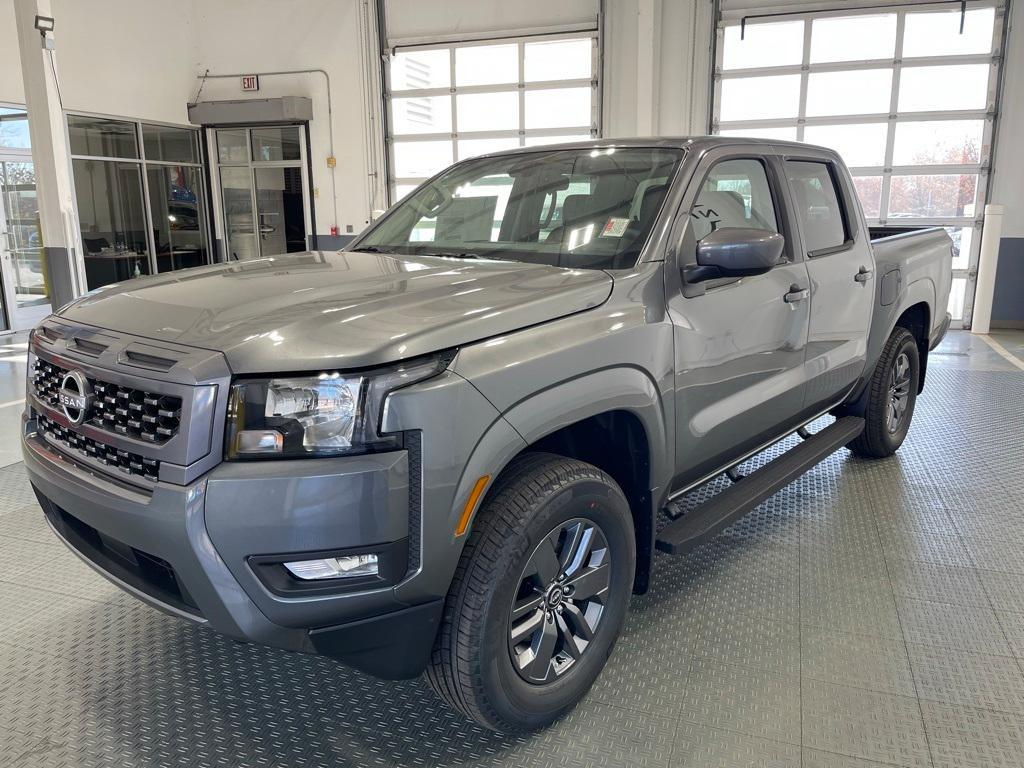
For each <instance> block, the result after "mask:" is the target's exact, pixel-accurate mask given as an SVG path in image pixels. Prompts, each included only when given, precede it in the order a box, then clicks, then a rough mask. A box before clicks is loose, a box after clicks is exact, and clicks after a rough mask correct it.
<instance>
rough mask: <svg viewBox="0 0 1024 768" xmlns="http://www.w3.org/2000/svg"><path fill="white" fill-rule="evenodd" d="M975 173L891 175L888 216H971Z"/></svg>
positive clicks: (922, 217)
mask: <svg viewBox="0 0 1024 768" xmlns="http://www.w3.org/2000/svg"><path fill="white" fill-rule="evenodd" d="M977 188H978V177H977V176H974V175H966V174H927V175H925V174H921V175H907V176H893V177H892V185H891V187H890V192H889V216H890V217H893V218H915V219H927V218H950V217H964V216H968V217H970V216H974V212H975V195H976V194H977Z"/></svg>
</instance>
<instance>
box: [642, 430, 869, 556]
mask: <svg viewBox="0 0 1024 768" xmlns="http://www.w3.org/2000/svg"><path fill="white" fill-rule="evenodd" d="M863 431H864V419H862V418H859V417H857V416H844V417H843V418H841V419H838V420H836V421H835V422H834V423H832V424H829V425H828V426H827V427H825V429H823V430H821V431H820V432H818V433H817V434H814V435H810V436H808V437H807V438H806V439H805V440H804V441H803V442H802V443H800V444H799V445H797V446H795V447H793V448H791V449H790V450H788V451H786V452H785V453H784V454H782V455H781V456H779V457H778V458H776V459H772V460H771V461H770V462H768V463H767V464H765V465H764V466H763V467H761V468H760V469H758V470H756V471H754V472H751V473H750V474H749V475H747V476H745V477H743V478H742V479H740V480H738V481H736V482H734V483H733V484H732V485H730V486H729V487H728V488H726V489H725V490H723V491H721V492H720V493H718V494H716V495H715V496H714V497H713V498H712V499H710V500H709V501H707V502H705V503H704V504H702V505H701V506H700V507H698V508H697V509H695V510H693V511H692V512H689V513H688V514H686V515H684V516H683V517H681V518H679V519H678V520H676V521H674V522H672V523H669V524H668V525H667V526H665V527H664V528H663V529H662V530H661V533H660V534H659V535H658V540H657V542H656V546H657V548H658V549H659V550H661V551H662V552H668V553H669V554H671V555H678V554H682V553H683V552H688V551H690V550H691V549H694V548H695V547H698V546H700V545H701V544H704V543H705V542H707V541H710V540H711V539H712V538H714V537H715V536H717V535H718V534H719V533H721V532H722V531H723V530H724V529H726V528H728V527H729V526H730V525H732V524H733V523H734V522H736V521H737V520H738V519H739V518H741V517H743V516H744V515H745V514H747V512H749V511H750V510H751V509H753V508H754V507H756V506H757V505H758V504H760V503H761V502H762V501H764V500H765V499H767V498H768V497H769V496H772V495H773V494H775V493H777V492H778V491H779V490H781V489H782V488H784V487H785V486H787V485H789V484H790V483H791V482H793V481H794V480H795V479H796V478H798V477H800V475H802V474H803V473H804V472H807V471H808V470H809V469H811V468H812V467H813V466H814V465H816V464H818V463H819V462H821V461H823V460H824V459H826V458H828V457H829V456H831V455H832V454H833V453H835V452H836V451H838V450H839V449H840V448H842V447H843V446H844V445H846V444H847V443H849V442H850V441H851V440H853V439H854V438H856V437H857V436H858V435H860V433H861V432H863Z"/></svg>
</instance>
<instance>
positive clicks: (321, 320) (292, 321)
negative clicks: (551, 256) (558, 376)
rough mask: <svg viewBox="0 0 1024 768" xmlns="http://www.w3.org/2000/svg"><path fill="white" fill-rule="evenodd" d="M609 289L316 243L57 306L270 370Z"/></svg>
mask: <svg viewBox="0 0 1024 768" xmlns="http://www.w3.org/2000/svg"><path fill="white" fill-rule="evenodd" d="M611 288H612V278H611V277H610V276H609V275H608V274H606V273H605V272H602V271H600V270H573V269H564V268H560V267H550V266H545V265H537V264H523V263H518V262H507V261H486V260H476V259H474V260H466V259H454V258H453V259H448V258H437V257H422V256H397V255H389V254H376V253H357V252H345V251H341V252H332V253H325V252H317V251H314V252H309V253H296V254H287V255H284V256H274V257H271V258H266V259H259V260H256V261H245V262H230V263H228V264H220V265H216V266H212V267H202V268H199V269H193V270H188V271H185V272H178V273H170V274H167V275H158V276H154V277H149V278H138V279H135V280H132V281H130V282H127V283H122V284H117V285H112V286H107V287H106V288H103V289H101V290H99V291H97V292H95V293H92V294H89V295H87V296H85V297H84V298H82V299H80V300H79V301H77V302H75V303H74V304H71V305H70V306H68V307H67V308H65V309H64V310H63V311H61V312H60V313H59V314H60V316H62V317H65V318H67V319H68V320H71V321H75V322H80V323H86V324H88V325H93V326H97V327H100V328H107V329H110V330H115V331H122V332H125V333H130V334H134V335H136V336H144V337H148V338H150V339H155V340H160V341H166V342H174V343H177V344H184V345H187V346H192V347H202V348H204V349H211V350H216V351H219V352H223V353H224V355H225V356H226V357H227V359H228V363H229V365H230V366H231V368H232V370H233V371H234V372H235V373H275V372H281V371H289V370H290V371H316V370H319V369H322V368H360V367H364V366H372V365H380V364H384V363H390V362H395V361H397V360H402V359H406V358H411V357H417V356H419V355H423V354H427V353H430V352H436V351H438V350H441V349H446V348H449V347H456V346H459V345H461V344H467V343H470V342H473V341H477V340H480V339H485V338H488V337H490V336H497V335H500V334H502V333H508V332H510V331H514V330H516V329H519V328H523V327H525V326H529V325H535V324H537V323H543V322H546V321H548V320H554V319H556V318H558V317H563V316H565V315H569V314H572V313H575V312H579V311H582V310H585V309H589V308H591V307H596V306H598V305H600V304H602V303H603V302H604V301H605V300H606V299H607V298H608V295H609V294H610V292H611Z"/></svg>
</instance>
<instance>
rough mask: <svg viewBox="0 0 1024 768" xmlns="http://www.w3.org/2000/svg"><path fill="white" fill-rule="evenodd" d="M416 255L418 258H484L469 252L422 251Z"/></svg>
mask: <svg viewBox="0 0 1024 768" xmlns="http://www.w3.org/2000/svg"><path fill="white" fill-rule="evenodd" d="M416 255H417V256H440V257H442V258H449V259H482V258H484V257H483V256H481V255H480V254H479V253H470V252H469V251H420V252H418V253H417V254H416Z"/></svg>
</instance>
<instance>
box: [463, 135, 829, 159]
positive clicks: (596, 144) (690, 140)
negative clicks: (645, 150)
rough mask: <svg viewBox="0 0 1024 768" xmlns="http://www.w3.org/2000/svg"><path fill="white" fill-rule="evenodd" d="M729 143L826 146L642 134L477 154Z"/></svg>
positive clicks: (806, 146)
mask: <svg viewBox="0 0 1024 768" xmlns="http://www.w3.org/2000/svg"><path fill="white" fill-rule="evenodd" d="M730 144H743V145H746V146H749V145H752V144H753V145H764V146H771V147H778V146H786V147H793V148H794V149H803V150H807V149H809V148H813V149H824V148H823V147H816V146H814V145H811V144H805V143H803V142H799V141H783V140H776V139H757V138H747V137H744V136H639V137H628V138H619V137H608V138H602V139H588V140H586V141H572V142H565V143H562V144H542V145H539V146H533V147H517V148H515V149H506V150H503V151H500V152H488V153H486V154H484V155H478V156H477V157H500V156H502V155H519V154H527V153H530V152H546V151H552V150H559V149H588V148H591V147H593V148H600V147H660V148H667V149H693V150H697V151H701V150H707V149H712V148H714V147H722V146H728V145H730Z"/></svg>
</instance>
